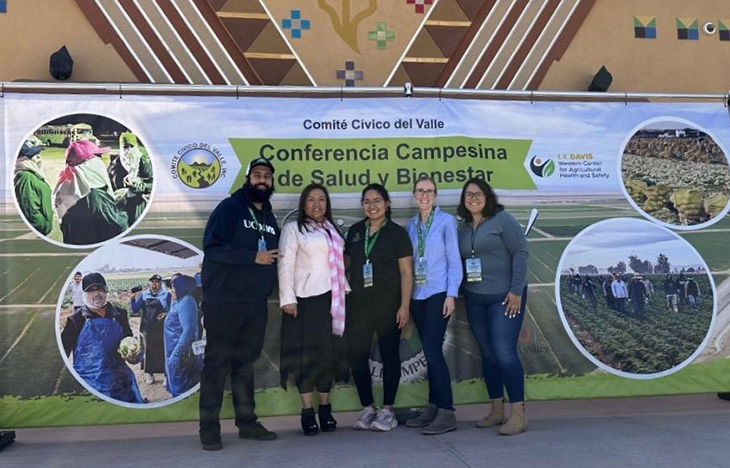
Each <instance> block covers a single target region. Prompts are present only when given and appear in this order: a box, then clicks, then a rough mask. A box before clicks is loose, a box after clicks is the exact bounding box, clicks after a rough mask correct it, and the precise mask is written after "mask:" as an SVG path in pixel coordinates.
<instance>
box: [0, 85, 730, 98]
mask: <svg viewBox="0 0 730 468" xmlns="http://www.w3.org/2000/svg"><path fill="white" fill-rule="evenodd" d="M0 89H2V90H3V91H4V93H5V94H10V93H39V94H75V93H79V94H115V95H118V94H119V93H120V92H121V93H122V95H168V94H174V95H217V96H233V97H235V96H260V97H266V96H281V97H287V96H293V97H330V96H331V97H341V96H342V97H403V96H404V91H403V88H402V87H396V86H391V87H374V86H370V87H360V88H342V87H339V86H317V87H310V86H221V85H171V84H139V83H130V84H120V83H48V82H37V83H36V82H34V83H26V82H23V83H20V82H9V83H0ZM412 96H413V97H421V98H439V97H440V98H442V99H445V98H462V99H484V100H505V99H508V100H525V101H531V102H535V101H560V100H579V101H617V102H618V101H621V102H623V101H646V100H693V101H715V100H722V101H723V102H727V100H728V98H730V95H728V93H724V94H723V93H591V92H576V91H502V90H491V89H452V88H418V87H413V88H412Z"/></svg>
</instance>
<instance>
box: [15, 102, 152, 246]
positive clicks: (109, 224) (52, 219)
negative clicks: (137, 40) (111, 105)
mask: <svg viewBox="0 0 730 468" xmlns="http://www.w3.org/2000/svg"><path fill="white" fill-rule="evenodd" d="M153 182H154V175H153V171H152V161H151V160H150V156H149V153H148V151H147V149H146V148H145V145H144V143H143V142H142V141H141V140H140V139H139V138H138V136H137V135H136V134H135V133H134V132H133V131H132V130H130V129H129V128H127V127H125V126H124V125H122V124H121V123H119V122H117V121H115V120H113V119H110V118H107V117H102V116H99V115H92V114H74V115H68V116H65V117H61V118H58V119H55V120H52V121H50V122H47V123H45V124H43V125H41V126H40V127H38V128H37V129H36V130H35V131H34V132H33V133H32V134H31V135H29V136H28V137H27V138H26V139H25V140H24V141H23V142H22V143H21V145H20V149H19V150H18V155H17V158H16V160H15V171H14V174H13V187H14V195H15V200H16V202H17V206H18V209H19V211H20V214H21V215H22V217H23V219H24V220H25V222H26V223H27V224H28V225H29V226H30V227H31V228H32V229H33V230H34V231H35V232H36V233H37V234H38V235H40V236H42V237H43V238H44V239H46V240H48V241H50V242H52V243H54V244H57V245H61V246H66V247H90V246H95V245H98V244H100V243H102V242H105V241H107V240H109V239H112V238H114V237H117V236H120V235H122V234H124V233H125V232H127V231H128V230H130V228H131V227H133V226H134V224H135V223H136V222H137V221H139V220H140V219H141V218H142V216H143V215H144V212H145V210H146V208H147V207H148V205H149V203H150V197H151V194H152V186H153Z"/></svg>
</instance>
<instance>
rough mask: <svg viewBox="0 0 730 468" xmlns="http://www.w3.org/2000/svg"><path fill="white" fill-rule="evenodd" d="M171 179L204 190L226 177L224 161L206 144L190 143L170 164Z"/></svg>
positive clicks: (179, 151)
mask: <svg viewBox="0 0 730 468" xmlns="http://www.w3.org/2000/svg"><path fill="white" fill-rule="evenodd" d="M170 172H171V173H172V177H173V178H175V179H179V180H181V181H182V183H183V184H185V185H187V186H188V187H190V188H194V189H204V188H208V187H210V186H211V185H213V184H215V183H216V182H217V181H218V179H220V178H225V177H226V160H225V158H224V157H223V155H222V154H221V152H220V151H219V150H218V148H215V147H213V146H211V145H209V144H208V143H191V144H189V145H185V146H184V147H182V148H180V150H178V152H177V153H176V154H175V156H174V157H173V158H172V162H171V164H170Z"/></svg>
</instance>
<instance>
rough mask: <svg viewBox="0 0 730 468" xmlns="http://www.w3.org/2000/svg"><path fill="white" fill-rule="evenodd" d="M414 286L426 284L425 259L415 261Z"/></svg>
mask: <svg viewBox="0 0 730 468" xmlns="http://www.w3.org/2000/svg"><path fill="white" fill-rule="evenodd" d="M416 284H426V259H425V258H419V259H417V260H416Z"/></svg>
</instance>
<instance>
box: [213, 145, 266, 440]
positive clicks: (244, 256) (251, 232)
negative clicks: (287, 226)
mask: <svg viewBox="0 0 730 468" xmlns="http://www.w3.org/2000/svg"><path fill="white" fill-rule="evenodd" d="M273 192H274V166H273V165H272V164H271V162H270V161H269V160H268V159H266V158H257V159H254V160H253V161H251V162H250V163H249V165H248V168H247V170H246V182H245V184H244V186H243V188H241V189H239V190H237V191H236V192H234V193H233V194H232V195H231V196H230V197H228V198H226V199H225V200H223V201H222V202H221V203H220V204H219V205H218V206H217V207H216V209H215V210H214V211H213V213H212V214H211V215H210V218H209V219H208V224H207V225H206V227H205V234H204V236H203V251H204V254H205V257H204V259H203V271H202V283H203V317H204V323H205V330H206V335H207V344H206V347H205V359H204V361H203V372H202V376H201V382H200V432H199V433H200V442H201V444H202V445H203V449H204V450H220V449H221V448H222V444H221V437H220V419H219V414H220V409H221V405H222V403H223V385H224V383H225V381H226V377H227V375H228V373H229V372H230V375H231V390H232V392H233V409H234V411H235V415H236V426H237V427H238V436H239V437H240V438H242V439H254V440H274V439H276V434H275V433H273V432H270V431H268V430H267V429H266V428H264V427H263V426H262V425H261V424H260V423H259V422H258V421H257V419H258V418H257V416H256V414H255V413H254V374H253V363H254V362H255V361H256V360H257V359H258V358H259V356H260V355H261V348H262V346H263V342H264V334H265V331H266V321H267V318H268V309H267V302H268V298H269V296H270V295H271V293H272V291H273V289H274V285H275V283H276V276H277V273H276V258H277V256H278V250H277V248H278V244H279V232H280V231H279V227H278V225H277V223H276V218H275V217H274V214H273V213H272V211H271V203H269V198H270V197H271V195H272V193H273Z"/></svg>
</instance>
